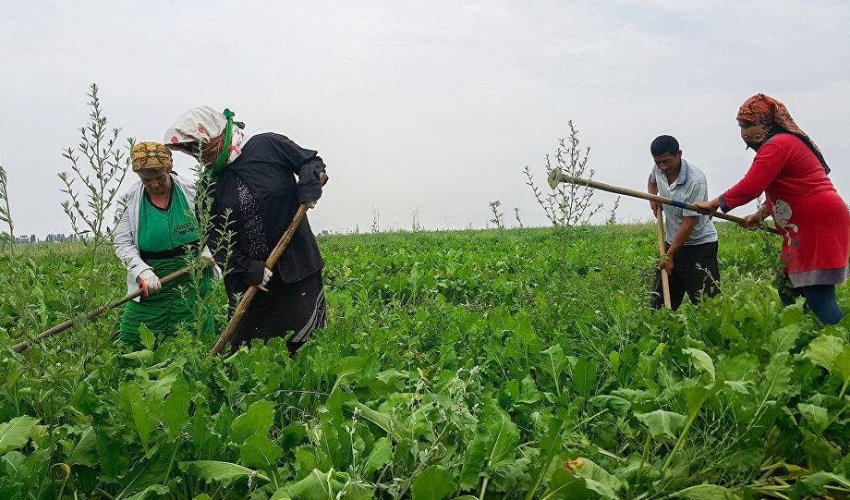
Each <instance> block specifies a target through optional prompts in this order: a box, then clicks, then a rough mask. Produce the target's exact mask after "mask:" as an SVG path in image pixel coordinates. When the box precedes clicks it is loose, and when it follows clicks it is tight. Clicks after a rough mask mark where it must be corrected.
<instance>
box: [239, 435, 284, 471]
mask: <svg viewBox="0 0 850 500" xmlns="http://www.w3.org/2000/svg"><path fill="white" fill-rule="evenodd" d="M281 456H283V450H282V449H281V448H280V446H278V445H276V444H274V443H272V442H271V440H270V439H269V438H268V437H266V436H265V434H259V433H258V434H254V435H253V436H251V437H249V438H248V439H247V440H245V442H244V443H243V444H242V448H241V449H240V450H239V461H240V462H242V464H244V465H245V466H247V467H253V468H259V469H269V468H272V467H275V466H276V465H277V462H278V460H280V457H281Z"/></svg>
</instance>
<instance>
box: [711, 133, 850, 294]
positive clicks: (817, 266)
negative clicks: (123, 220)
mask: <svg viewBox="0 0 850 500" xmlns="http://www.w3.org/2000/svg"><path fill="white" fill-rule="evenodd" d="M762 192H764V193H765V195H766V198H767V208H768V212H769V213H770V215H772V216H773V221H774V224H775V225H776V228H777V229H778V230H779V231H780V233H781V234H782V235H784V239H785V241H784V244H783V245H782V262H783V263H784V264H785V272H786V273H788V277H789V278H790V279H791V284H792V285H793V286H794V287H795V288H796V287H801V286H811V285H838V284H841V283H843V282H844V281H846V280H847V275H848V267H847V263H848V252H850V212H848V210H847V205H846V204H845V203H844V201H843V200H842V199H841V196H839V195H838V193H837V192H836V191H835V187H834V186H833V185H832V181H830V180H829V177H827V175H826V172H825V171H824V168H823V165H821V163H820V161H819V160H818V158H817V157H816V156H815V155H814V154H813V153H812V151H811V150H810V149H809V148H808V146H806V144H805V143H804V142H803V141H802V140H800V139H799V138H798V137H797V136H795V135H792V134H778V135H775V136H774V137H773V138H771V139H769V140H768V141H767V142H766V143H764V144H763V145H762V146H761V147H760V148H759V150H758V153H757V154H756V157H755V159H754V160H753V164H752V165H751V166H750V169H749V170H748V171H747V174H746V175H745V176H744V178H743V179H741V181H740V182H738V183H737V184H735V185H734V186H732V188H731V189H729V190H728V191H726V192H725V193H723V195H722V196H721V197H720V202H721V207H722V208H723V210H724V211H727V210H731V209H733V208H735V207H738V206H741V205H744V204H745V203H748V202H750V201H752V200H754V199H755V198H756V197H758V196H759V195H760V194H761V193H762Z"/></svg>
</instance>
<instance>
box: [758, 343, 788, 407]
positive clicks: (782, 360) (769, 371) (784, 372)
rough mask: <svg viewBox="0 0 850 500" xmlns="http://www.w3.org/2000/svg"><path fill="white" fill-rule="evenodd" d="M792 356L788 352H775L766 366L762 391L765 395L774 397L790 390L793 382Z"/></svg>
mask: <svg viewBox="0 0 850 500" xmlns="http://www.w3.org/2000/svg"><path fill="white" fill-rule="evenodd" d="M792 371H793V369H792V367H791V356H790V355H789V354H788V353H787V352H780V353H777V354H774V355H773V357H772V358H770V361H769V362H768V363H767V366H766V367H765V368H764V379H763V380H762V384H761V391H762V394H763V395H764V397H769V398H773V397H776V396H778V395H780V394H784V393H786V392H788V390H789V388H790V383H791V372H792Z"/></svg>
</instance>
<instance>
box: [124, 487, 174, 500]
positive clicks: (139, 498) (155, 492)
mask: <svg viewBox="0 0 850 500" xmlns="http://www.w3.org/2000/svg"><path fill="white" fill-rule="evenodd" d="M167 494H168V488H167V487H166V486H165V485H162V484H153V485H151V486H148V487H147V488H145V489H143V490H142V491H140V492H138V493H136V494H135V495H132V496H129V497H127V500H146V499H148V498H160V497H161V496H162V495H167Z"/></svg>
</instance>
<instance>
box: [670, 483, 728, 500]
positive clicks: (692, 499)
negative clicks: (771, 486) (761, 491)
mask: <svg viewBox="0 0 850 500" xmlns="http://www.w3.org/2000/svg"><path fill="white" fill-rule="evenodd" d="M670 496H671V497H672V498H684V499H686V500H739V499H740V498H741V497H740V496H739V495H737V494H735V493H733V492H732V490H730V489H729V488H724V487H723V486H717V485H716V484H700V485H697V486H691V487H690V488H685V489H684V490H681V491H677V492H676V493H673V494H672V495H670Z"/></svg>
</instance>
